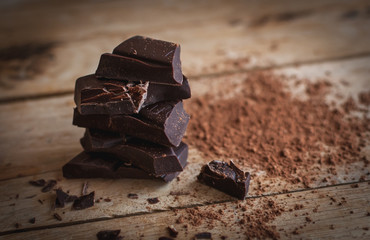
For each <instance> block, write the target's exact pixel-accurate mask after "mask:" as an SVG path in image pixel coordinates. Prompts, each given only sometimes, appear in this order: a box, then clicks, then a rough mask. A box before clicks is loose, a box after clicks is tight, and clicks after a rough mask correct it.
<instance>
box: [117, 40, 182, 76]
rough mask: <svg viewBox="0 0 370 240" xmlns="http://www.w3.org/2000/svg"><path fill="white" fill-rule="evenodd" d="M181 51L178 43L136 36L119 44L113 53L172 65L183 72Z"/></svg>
mask: <svg viewBox="0 0 370 240" xmlns="http://www.w3.org/2000/svg"><path fill="white" fill-rule="evenodd" d="M180 51H181V47H180V45H179V44H177V43H171V42H166V41H162V40H157V39H153V38H148V37H143V36H134V37H132V38H129V39H127V40H126V41H124V42H122V43H121V44H120V45H118V46H117V47H116V48H115V49H114V50H113V53H114V54H117V55H121V56H127V57H132V58H137V59H141V60H144V61H149V62H157V63H160V64H164V65H172V66H173V68H174V69H176V70H177V71H180V72H181V61H180Z"/></svg>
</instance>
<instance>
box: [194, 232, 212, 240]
mask: <svg viewBox="0 0 370 240" xmlns="http://www.w3.org/2000/svg"><path fill="white" fill-rule="evenodd" d="M195 239H212V234H211V233H210V232H202V233H197V234H195Z"/></svg>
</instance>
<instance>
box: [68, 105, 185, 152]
mask: <svg viewBox="0 0 370 240" xmlns="http://www.w3.org/2000/svg"><path fill="white" fill-rule="evenodd" d="M189 119H190V117H189V115H188V114H187V113H186V112H185V110H184V108H183V104H182V102H181V101H178V102H174V101H167V102H159V103H156V104H153V105H150V106H147V107H145V108H143V109H142V110H141V111H140V112H139V114H138V115H132V116H130V115H114V116H109V115H81V114H80V113H79V112H78V111H77V109H75V111H74V115H73V124H74V125H77V126H79V127H84V128H94V129H99V130H104V131H113V132H120V133H121V134H124V135H130V136H132V137H135V138H140V139H144V140H148V141H150V142H153V143H158V144H162V145H165V146H175V147H177V146H179V144H180V142H181V139H182V137H183V136H184V134H185V131H186V128H187V125H188V122H189Z"/></svg>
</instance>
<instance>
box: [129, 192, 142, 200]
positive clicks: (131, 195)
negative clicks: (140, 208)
mask: <svg viewBox="0 0 370 240" xmlns="http://www.w3.org/2000/svg"><path fill="white" fill-rule="evenodd" d="M127 197H128V198H131V199H138V198H139V196H138V195H137V194H136V193H129V194H127Z"/></svg>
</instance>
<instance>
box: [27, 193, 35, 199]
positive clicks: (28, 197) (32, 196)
mask: <svg viewBox="0 0 370 240" xmlns="http://www.w3.org/2000/svg"><path fill="white" fill-rule="evenodd" d="M34 197H36V194H34V195H31V196H27V197H25V199H30V198H34Z"/></svg>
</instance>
